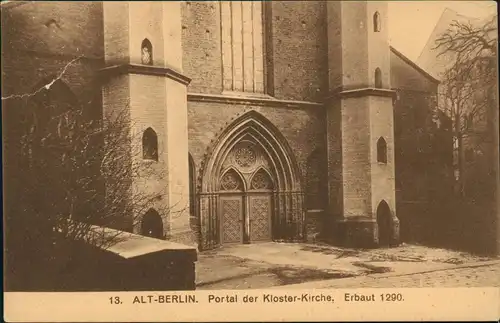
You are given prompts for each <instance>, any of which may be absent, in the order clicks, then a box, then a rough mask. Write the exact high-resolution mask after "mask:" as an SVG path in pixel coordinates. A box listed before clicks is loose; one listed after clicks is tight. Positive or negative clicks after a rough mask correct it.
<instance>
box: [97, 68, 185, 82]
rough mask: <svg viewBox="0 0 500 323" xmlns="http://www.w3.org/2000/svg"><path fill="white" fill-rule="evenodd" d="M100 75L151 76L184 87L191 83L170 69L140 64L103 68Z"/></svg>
mask: <svg viewBox="0 0 500 323" xmlns="http://www.w3.org/2000/svg"><path fill="white" fill-rule="evenodd" d="M99 73H100V74H101V75H106V76H108V77H112V76H117V75H122V74H140V75H151V76H163V77H168V78H170V79H172V80H174V81H176V82H179V83H181V84H184V85H188V84H189V83H191V79H190V78H189V77H187V76H185V75H183V74H182V73H180V72H178V71H176V70H174V69H172V68H171V67H164V66H151V65H140V64H120V65H113V66H108V67H105V68H103V69H101V70H99Z"/></svg>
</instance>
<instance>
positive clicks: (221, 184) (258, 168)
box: [200, 111, 304, 249]
mask: <svg viewBox="0 0 500 323" xmlns="http://www.w3.org/2000/svg"><path fill="white" fill-rule="evenodd" d="M210 151H211V153H210V154H209V156H208V158H207V160H206V162H205V167H204V169H203V170H202V178H201V183H200V184H201V185H200V218H201V227H202V228H201V235H202V239H201V240H202V248H205V249H207V248H213V247H215V246H217V245H219V244H229V243H252V242H256V241H267V240H300V239H302V237H303V216H304V212H303V194H302V188H301V181H300V179H299V176H298V174H299V172H298V168H297V165H296V162H295V159H294V157H293V154H292V151H291V149H290V147H289V146H288V143H287V142H286V140H285V138H284V137H283V135H282V134H281V133H280V132H279V131H278V129H276V127H275V126H274V125H273V124H272V123H271V122H270V121H269V120H267V119H266V118H265V117H263V116H262V115H261V114H259V113H258V112H256V111H250V112H247V113H246V114H244V115H242V116H240V117H239V118H237V119H236V120H235V121H233V123H231V124H230V125H229V126H228V127H227V128H226V129H225V130H224V131H223V132H222V133H221V134H220V136H219V138H218V139H217V140H216V141H215V143H214V145H213V147H211V150H210Z"/></svg>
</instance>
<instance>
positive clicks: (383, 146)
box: [377, 137, 387, 164]
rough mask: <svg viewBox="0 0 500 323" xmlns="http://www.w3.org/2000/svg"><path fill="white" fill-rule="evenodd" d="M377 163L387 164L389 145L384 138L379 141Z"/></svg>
mask: <svg viewBox="0 0 500 323" xmlns="http://www.w3.org/2000/svg"><path fill="white" fill-rule="evenodd" d="M377 162H379V163H383V164H387V143H386V142H385V139H384V138H383V137H380V138H379V139H378V141H377Z"/></svg>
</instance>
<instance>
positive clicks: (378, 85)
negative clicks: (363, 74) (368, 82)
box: [375, 67, 382, 89]
mask: <svg viewBox="0 0 500 323" xmlns="http://www.w3.org/2000/svg"><path fill="white" fill-rule="evenodd" d="M375 87H376V88H377V89H380V88H382V71H381V70H380V68H378V67H377V68H376V69H375Z"/></svg>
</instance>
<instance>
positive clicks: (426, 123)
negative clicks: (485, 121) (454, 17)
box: [2, 1, 451, 249]
mask: <svg viewBox="0 0 500 323" xmlns="http://www.w3.org/2000/svg"><path fill="white" fill-rule="evenodd" d="M387 11H388V10H387V3H385V2H378V1H377V2H375V1H374V2H372V1H366V2H363V1H359V2H358V1H356V2H351V1H345V2H334V1H328V2H324V1H301V2H279V1H273V2H246V1H232V2H215V1H204V2H182V3H181V2H57V3H54V2H43V3H33V2H31V3H21V4H16V3H14V4H12V5H11V6H10V7H7V8H4V10H2V16H3V17H2V20H3V21H4V24H5V25H4V28H2V29H4V32H3V34H2V42H3V49H4V56H3V67H2V70H3V72H2V77H3V79H2V84H3V85H2V86H3V90H2V92H3V96H4V97H5V96H8V95H15V94H16V93H29V92H30V91H33V89H34V88H36V86H37V84H40V82H41V80H44V79H47V78H49V77H50V76H51V75H60V77H59V78H58V82H64V84H66V85H67V88H69V89H70V90H71V92H72V93H73V94H74V95H75V97H76V98H78V102H79V103H80V104H88V103H92V107H93V109H95V110H96V111H95V115H96V118H97V117H102V116H103V115H104V116H106V115H109V114H113V113H114V112H116V111H118V110H119V109H123V108H124V107H127V109H128V113H129V117H130V119H131V120H133V121H134V122H133V124H131V129H130V131H131V132H133V133H139V134H142V139H143V142H142V145H143V149H144V150H145V151H146V150H147V151H149V152H151V154H149V153H148V154H146V153H145V154H141V155H140V157H137V158H139V159H148V161H147V162H151V163H157V164H158V165H159V166H158V167H160V168H162V169H163V170H165V172H166V174H167V176H166V179H164V180H162V181H159V180H156V179H151V180H150V181H149V183H148V185H145V186H141V184H140V183H131V185H132V186H134V187H136V188H137V189H139V190H141V189H148V190H153V191H154V190H155V189H156V188H158V187H161V191H162V193H161V194H160V196H159V197H158V199H157V200H155V202H154V203H153V204H152V205H151V208H150V209H149V211H148V212H147V213H146V214H144V215H138V216H140V217H143V218H144V219H143V220H142V221H141V222H140V223H139V224H138V225H137V226H135V227H134V228H132V229H133V230H134V231H135V232H138V233H142V234H150V235H153V236H157V237H159V238H162V237H167V238H168V239H171V240H174V241H179V242H183V243H188V244H198V246H199V248H200V249H210V248H215V247H217V246H221V245H227V244H233V243H256V242H260V241H273V240H274V241H303V240H314V239H319V240H325V241H331V242H335V243H340V244H344V245H349V246H354V247H357V246H379V245H392V244H396V243H398V242H399V241H401V239H403V240H404V237H401V234H403V235H405V234H408V235H411V234H410V233H404V232H411V231H412V225H413V224H412V223H414V222H415V221H414V218H415V217H418V216H419V214H418V213H419V212H420V211H418V209H417V210H416V209H415V208H414V207H413V205H415V203H410V202H414V201H424V202H422V203H427V202H428V201H429V199H427V198H426V197H422V195H425V194H428V192H431V191H433V192H438V193H439V192H442V191H443V190H447V189H448V186H447V183H448V182H447V180H448V177H449V172H448V169H450V171H451V168H449V167H448V164H449V163H451V160H448V159H447V156H449V154H451V150H450V151H449V152H448V151H447V149H448V147H449V148H450V149H451V141H449V140H448V139H449V138H448V135H449V128H446V127H447V126H446V122H444V126H443V122H438V123H434V122H432V119H433V117H432V113H433V109H434V103H435V101H436V100H435V95H436V89H437V84H438V82H437V81H436V80H435V79H434V78H432V77H431V76H430V75H428V74H427V73H426V72H425V71H423V70H421V69H420V68H419V67H418V66H416V65H415V64H414V63H412V62H411V61H410V60H408V59H407V58H406V57H404V55H402V54H401V53H399V52H398V51H397V50H395V49H394V48H392V47H390V46H389V44H388V31H387V25H388V24H387V20H388V12H387ZM72 60H74V62H73V63H72V64H70V65H68V63H69V62H71V61H72ZM65 66H66V67H67V68H65ZM63 69H64V71H65V73H64V74H59V73H61V71H62V70H63ZM15 104H16V103H15V101H5V102H4V109H3V110H4V120H8V122H5V123H4V124H5V126H4V147H5V148H4V149H5V150H4V151H5V158H4V159H5V164H4V165H5V166H4V167H5V168H4V169H5V172H4V174H6V176H5V178H6V180H8V177H9V176H10V175H9V174H16V172H19V171H22V170H20V169H17V168H16V167H17V165H16V160H15V154H14V153H12V151H13V150H15V149H16V148H15V138H16V129H15V128H16V127H15V118H16V116H15V112H11V111H13V110H14V109H10V108H11V107H13V106H15ZM9 109H10V110H9ZM416 116H418V117H416ZM429 134H432V136H429ZM428 138H431V139H429V140H434V141H433V143H430V142H425V143H424V144H422V142H424V141H425V140H426V139H428ZM450 138H451V137H450ZM418 139H422V140H420V141H418ZM424 139H425V140H424ZM417 141H418V142H417ZM448 143H449V145H448ZM422 147H424V148H426V149H427V150H425V149H424V150H422V149H421V148H422ZM9 149H10V150H9ZM426 154H427V155H426ZM146 155H147V156H146ZM429 156H433V157H432V158H430V157H429ZM436 156H437V157H439V158H437V157H436ZM443 156H444V157H443ZM434 157H436V158H434ZM441 157H442V158H441ZM134 158H135V157H134ZM450 158H451V155H450ZM415 160H418V161H421V162H422V163H423V164H421V165H419V166H415V165H414V164H415V163H414V161H415ZM431 160H432V162H431ZM137 161H138V162H142V160H137ZM419 167H420V168H419ZM12 181H15V178H12ZM450 187H451V186H450ZM13 195H15V194H14V193H12V194H11V195H10V196H9V194H8V193H7V195H6V196H5V202H6V210H9V205H10V210H13V209H15V202H13V201H14V198H13V197H12V196H13ZM435 197H436V195H434V198H435ZM405 202H408V203H405ZM9 203H10V204H9ZM417 204H418V203H417ZM409 205H410V206H409ZM164 206H167V207H170V208H174V209H175V208H179V210H178V211H179V212H178V213H179V214H178V215H176V216H173V215H172V214H169V215H164V214H160V213H161V212H159V211H158V210H160V209H162V207H164ZM423 209H425V208H423ZM423 209H422V210H423ZM422 212H423V211H422ZM146 218H148V219H149V220H146ZM155 219H156V220H155ZM146 227H147V228H146Z"/></svg>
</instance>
